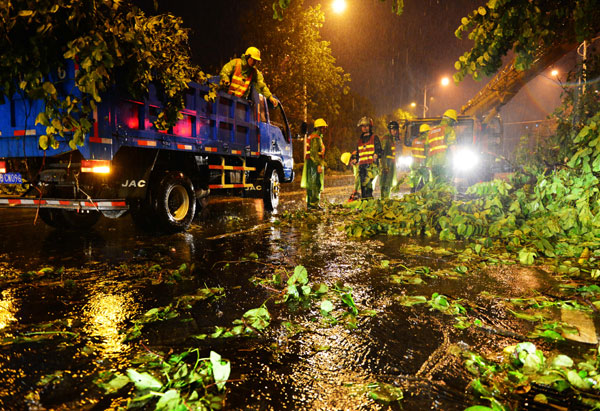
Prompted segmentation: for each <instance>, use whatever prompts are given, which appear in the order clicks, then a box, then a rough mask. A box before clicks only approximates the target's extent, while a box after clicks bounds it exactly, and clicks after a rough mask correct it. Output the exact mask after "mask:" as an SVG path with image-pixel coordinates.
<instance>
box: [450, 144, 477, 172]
mask: <svg viewBox="0 0 600 411" xmlns="http://www.w3.org/2000/svg"><path fill="white" fill-rule="evenodd" d="M452 163H453V165H454V169H455V170H458V171H471V170H473V169H474V168H475V167H477V164H478V163H479V155H478V154H477V153H476V152H475V151H473V150H471V149H470V148H457V150H456V151H455V152H454V156H453V160H452Z"/></svg>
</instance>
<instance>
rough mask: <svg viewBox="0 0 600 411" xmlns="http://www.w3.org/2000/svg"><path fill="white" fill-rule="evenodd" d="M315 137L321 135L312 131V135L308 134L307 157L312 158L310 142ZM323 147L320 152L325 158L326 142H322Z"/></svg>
mask: <svg viewBox="0 0 600 411" xmlns="http://www.w3.org/2000/svg"><path fill="white" fill-rule="evenodd" d="M315 137H321V136H320V135H318V134H317V133H312V134H311V135H310V136H308V138H307V139H306V156H305V159H308V158H310V142H311V141H312V139H313V138H315ZM322 146H323V148H322V149H321V151H320V152H319V156H321V157H323V158H325V144H322Z"/></svg>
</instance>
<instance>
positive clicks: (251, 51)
mask: <svg viewBox="0 0 600 411" xmlns="http://www.w3.org/2000/svg"><path fill="white" fill-rule="evenodd" d="M244 54H245V55H246V56H250V57H252V58H253V59H254V60H256V61H260V51H259V50H258V49H257V48H256V47H248V49H247V50H246V53H244Z"/></svg>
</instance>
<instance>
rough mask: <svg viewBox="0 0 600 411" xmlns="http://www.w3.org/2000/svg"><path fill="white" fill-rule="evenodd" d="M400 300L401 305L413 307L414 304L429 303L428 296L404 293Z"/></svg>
mask: <svg viewBox="0 0 600 411" xmlns="http://www.w3.org/2000/svg"><path fill="white" fill-rule="evenodd" d="M398 302H399V303H400V305H404V306H407V307H412V306H413V305H417V304H425V303H427V297H424V296H422V295H403V296H402V297H400V298H399V299H398Z"/></svg>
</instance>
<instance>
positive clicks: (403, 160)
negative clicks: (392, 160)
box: [396, 156, 413, 168]
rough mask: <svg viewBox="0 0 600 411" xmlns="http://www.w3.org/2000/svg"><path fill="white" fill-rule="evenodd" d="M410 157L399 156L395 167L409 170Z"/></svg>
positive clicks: (411, 160)
mask: <svg viewBox="0 0 600 411" xmlns="http://www.w3.org/2000/svg"><path fill="white" fill-rule="evenodd" d="M412 162H413V158H412V156H401V157H398V159H397V160H396V167H398V168H410V166H411V165H412Z"/></svg>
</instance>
